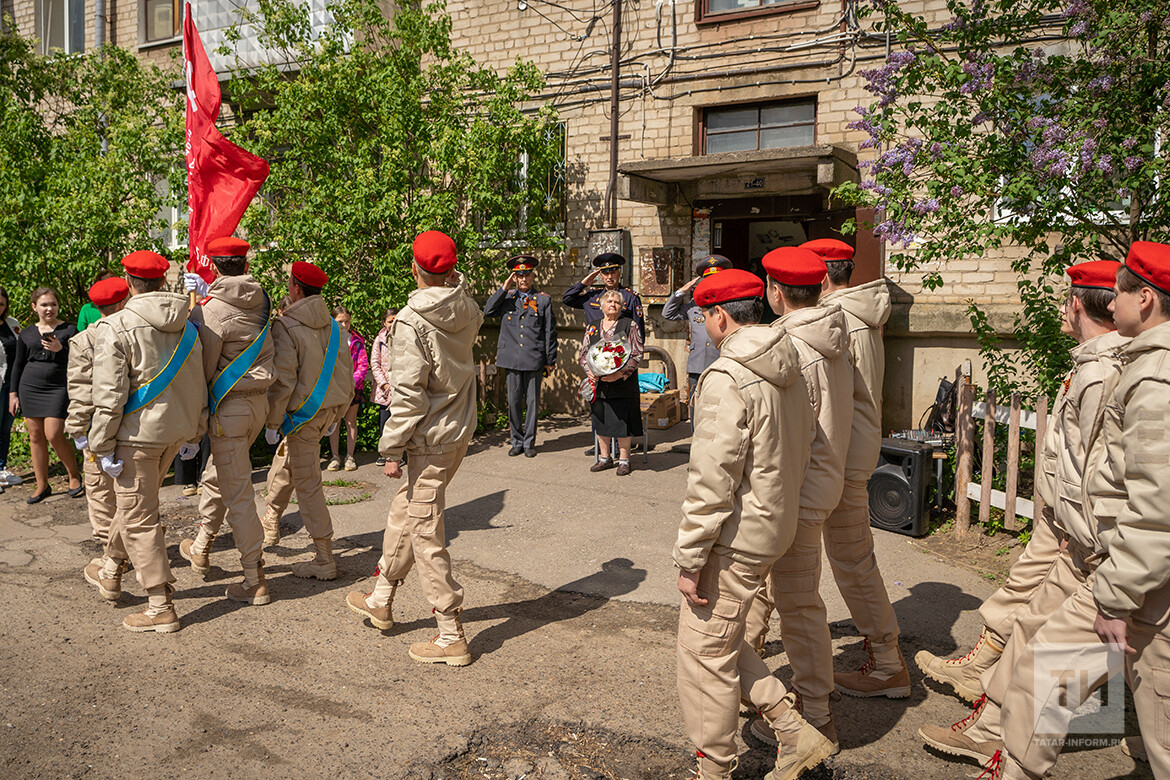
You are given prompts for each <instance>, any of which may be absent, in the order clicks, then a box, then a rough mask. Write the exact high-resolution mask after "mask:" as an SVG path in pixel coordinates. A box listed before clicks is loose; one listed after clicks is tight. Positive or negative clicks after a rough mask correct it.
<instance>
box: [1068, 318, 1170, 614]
mask: <svg viewBox="0 0 1170 780" xmlns="http://www.w3.org/2000/svg"><path fill="white" fill-rule="evenodd" d="M1121 364H1122V370H1121V374H1120V376H1118V377H1117V379H1116V388H1115V389H1113V392H1112V393H1111V394H1109V395H1108V396H1107V398H1108V400H1107V401H1106V402H1105V407H1104V410H1103V413H1102V414H1101V416H1100V423H1099V426H1100V427H1099V430H1095V431H1094V435H1093V439H1092V445H1091V448H1090V463H1091V464H1092V465H1091V468H1090V471H1089V474H1088V479H1087V481H1086V482H1087V488H1088V502H1089V506H1091V507H1092V511H1093V515H1094V516H1095V518H1096V520H1097V523H1098V534H1099V536H1100V539H1101V545H1102V547H1103V548H1104V549H1105V554H1106V555H1107V556H1108V557H1107V558H1106V559H1105V560H1104V561H1103V562H1102V563H1101V565H1100V566H1099V567H1098V569H1097V577H1096V581H1095V583H1094V585H1093V596H1094V598H1095V599H1096V601H1097V606H1098V608H1099V609H1100V610H1101V612H1102V613H1104V614H1105V615H1108V616H1110V617H1116V618H1124V617H1132V618H1133V619H1134V620H1136V621H1140V622H1143V623H1149V624H1153V625H1155V626H1158V627H1164V626H1165V625H1166V624H1167V621H1168V618H1170V586H1168V585H1167V583H1168V582H1170V323H1163V324H1161V325H1158V326H1156V327H1154V328H1151V329H1150V330H1148V331H1146V332H1145V333H1142V334H1140V335H1138V336H1137V337H1135V338H1134V339H1133V340H1132V341H1130V342H1129V343H1128V344H1127V345H1125V347H1124V348H1123V349H1122V353H1121ZM1109 384H1112V383H1109ZM1109 384H1107V385H1106V388H1107V389H1108V387H1109Z"/></svg>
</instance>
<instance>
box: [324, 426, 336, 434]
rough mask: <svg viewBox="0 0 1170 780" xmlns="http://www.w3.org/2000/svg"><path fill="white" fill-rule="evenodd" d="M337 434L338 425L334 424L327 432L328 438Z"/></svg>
mask: <svg viewBox="0 0 1170 780" xmlns="http://www.w3.org/2000/svg"><path fill="white" fill-rule="evenodd" d="M335 433H337V423H333V424H332V425H330V426H329V430H327V431H325V435H326V436H332V435H333V434H335Z"/></svg>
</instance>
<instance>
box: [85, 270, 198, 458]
mask: <svg viewBox="0 0 1170 780" xmlns="http://www.w3.org/2000/svg"><path fill="white" fill-rule="evenodd" d="M187 314H188V311H187V296H185V295H179V294H178V293H169V292H151V293H139V294H137V295H133V296H131V298H130V300H129V301H127V302H126V306H125V308H123V309H122V310H121V311H117V312H114V313H113V314H111V315H109V316H108V317H102V318H101V319H100V320H98V321H97V322H96V323H94V324H93V325H91V326H90V328H86V331H87V332H88V331H89V330H90V329H92V330H93V331H94V336H93V342H94V348H93V406H94V412H93V419H92V421H91V423H90V431H89V449H90V452H92V453H93V454H94V455H95V456H97V457H99V458H100V457H102V456H104V455H109V454H111V453H113V451H114V448H115V446H116V445H117V444H119V443H124V444H132V445H139V446H143V447H171V446H174V445H176V444H194V443H197V442H198V441H199V440H200V439H202V438H203V434H204V433H205V432H206V431H207V382H206V380H205V379H204V376H203V347H202V345H201V344H200V343H199V340H198V339H197V340H196V341H195V346H194V348H192V350H191V354H190V355H189V356H188V357H187V360H186V361H185V362H184V363H183V365H182V367H181V368H180V369H179V372H178V373H177V374H176V375H175V377H174V379H173V380H172V381H171V383H170V384H169V385H168V386H167V388H166V390H164V391H163V392H162V394H161V395H159V396H158V398H156V399H155V400H154V401H152V402H151V403H150V404H148V405H147V406H145V407H144V408H142V409H141V410H139V411H137V412H135V413H134V414H131V415H126V416H123V414H122V411H123V407H125V405H126V401H127V399H128V398H129V397H130V393H131V392H132V391H134V390H136V389H137V388H139V387H141V386H142V385H143V384H145V383H146V382H148V381H150V380H151V379H153V378H154V377H155V376H157V375H158V373H159V372H160V371H161V370H162V369H163V366H165V365H166V363H167V361H169V360H170V359H171V356H172V355H174V354H175V348H176V347H178V345H179V341H180V340H181V339H182V338H183V330H184V329H185V327H186V325H187Z"/></svg>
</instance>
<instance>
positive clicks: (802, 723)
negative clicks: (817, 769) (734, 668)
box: [762, 693, 833, 780]
mask: <svg viewBox="0 0 1170 780" xmlns="http://www.w3.org/2000/svg"><path fill="white" fill-rule="evenodd" d="M794 703H795V699H794V697H793V695H792V694H791V693H789V694H788V695H787V696H785V697H784V699H783V700H781V702H780V703H779V704H777V705H776V706H775V707H773V708H772V709H770V710H768V711H767V712H765V713H762V714H763V716H764V719H765V720H767V721H768V725H769V726H771V727H772V730H773V731H774V732H776V742H777V747H776V766H775V767H773V768H772V771H771V772H769V773H768V774H766V775H764V780H796V778H798V777H800V774H801V773H802V772H804V771H805V770H806V769H812V768H813V767H814V766H817V765H818V764H820V763H821V762H822V761H824V760H825V759H826V758H828V757H829V756H831V755H832V754H833V743H832V742H830V741H829V740H828V739H827V738H826V737H825V735H824V734H822V733H821V732H819V731H817V729H816V728H815V727H814V726H813V725H812V724H810V723H809V722H808V721H806V720H805V719H804V718H802V717H800V715H798V714H796V710H795V709H794V708H793V706H792V705H793V704H794Z"/></svg>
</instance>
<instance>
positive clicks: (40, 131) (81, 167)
mask: <svg viewBox="0 0 1170 780" xmlns="http://www.w3.org/2000/svg"><path fill="white" fill-rule="evenodd" d="M6 29H7V30H9V31H7V32H2V33H0V280H2V282H3V284H4V286H5V287H6V288H7V289H8V292H9V293H10V295H11V309H12V311H13V312H14V314H15V315H16V316H18V317H24V318H25V319H28V317H29V313H28V309H27V308H26V307H27V300H28V297H27V296H28V294H29V293H30V292H31V291H32V289H33V288H35V287H37V286H38V285H43V284H49V285H52V286H54V287H56V288H58V290H59V292H60V293H61V298H62V300H61V305H62V310H63V311H64V312H65V313H66V314H67V315H73V314H76V312H77V310H78V309H79V308H80V306H81V304H82V303H83V302H84V301H85V300H87V297H86V291H87V290H88V288H89V284H90V282H91V281H92V280H93V276H94V274H95V273H96V272H97V270H98V269H99V268H102V267H105V266H107V265H109V264H110V263H111V261H113V262H116V261H117V259H118V258H120V257H121V256H122V255H124V254H126V253H127V252H129V251H132V250H134V249H143V248H147V247H150V246H153V247H154V248H157V249H160V250H161V249H162V247H161V246H157V245H156V242H155V241H153V240H152V239H151V237H150V232H151V230H152V229H157V228H160V227H163V225H161V224H160V223H159V221H158V219H157V213H158V211H159V209H160V208H161V207H162V206H163V205H164V204H166V203H169V202H171V201H172V200H173V196H172V195H171V194H170V193H173V192H176V191H177V190H178V187H179V186H181V178H180V177H181V176H182V157H181V155H182V152H181V150H182V138H183V135H182V132H183V98H182V93H181V92H176V90H174V89H173V88H172V86H171V85H172V83H173V82H174V81H175V80H177V78H178V69H177V68H175V69H174V71H173V72H164V71H163V70H161V69H159V68H157V67H153V66H146V65H144V64H143V63H141V62H140V61H139V60H138V59H137V58H136V57H135V56H134V55H132V54H131V53H129V52H127V51H125V50H124V49H120V48H117V47H115V46H106V47H104V48H103V49H102V50H101V51H100V52H99V51H90V52H87V53H86V54H85V55H83V56H78V55H68V56H66V55H63V54H60V53H57V54H54V55H52V56H48V57H44V56H39V55H37V54H36V52H35V48H34V45H33V42H32V41H31V40H29V39H26V38H23V37H21V36H20V35H19V34H17V33H15V32H12V31H11V30H12V29H14V26H13V25H11V24H8V25H6ZM164 183H165V184H164Z"/></svg>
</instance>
